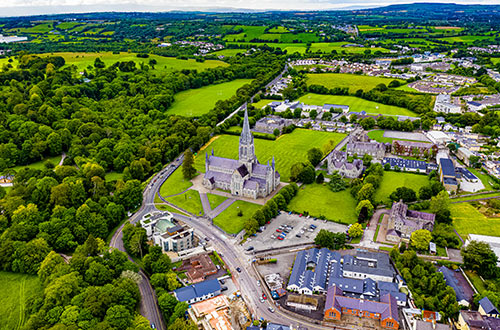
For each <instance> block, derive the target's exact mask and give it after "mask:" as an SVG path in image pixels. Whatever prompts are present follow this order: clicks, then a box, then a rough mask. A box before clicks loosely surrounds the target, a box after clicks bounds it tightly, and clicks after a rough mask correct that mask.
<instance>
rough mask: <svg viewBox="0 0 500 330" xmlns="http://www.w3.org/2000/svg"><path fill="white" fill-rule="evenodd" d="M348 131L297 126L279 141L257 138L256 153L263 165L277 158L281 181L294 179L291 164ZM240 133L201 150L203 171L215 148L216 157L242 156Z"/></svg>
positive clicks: (197, 161) (199, 166)
mask: <svg viewBox="0 0 500 330" xmlns="http://www.w3.org/2000/svg"><path fill="white" fill-rule="evenodd" d="M344 137H345V135H344V134H340V133H329V132H322V131H312V130H306V129H295V130H294V131H293V132H292V133H290V134H285V135H282V136H280V137H279V138H278V139H276V141H271V140H263V139H254V141H255V153H256V155H257V158H258V160H259V162H260V163H261V164H266V163H267V162H268V161H271V160H272V158H273V156H274V157H275V160H276V168H277V169H278V171H279V173H280V175H281V181H285V182H288V181H289V179H290V167H291V166H292V165H293V164H294V163H296V162H299V161H304V160H306V159H307V151H308V150H309V149H311V148H313V147H318V148H320V149H321V148H322V147H323V145H325V144H326V143H328V141H330V140H333V141H334V145H336V144H338V143H339V142H340V141H341V140H342V139H343V138H344ZM238 144H239V136H235V135H219V136H218V137H217V138H215V139H213V140H212V141H211V142H209V143H208V144H207V145H205V147H203V148H202V150H200V152H199V153H198V155H197V156H196V158H195V167H196V169H197V170H198V171H200V172H205V154H206V153H207V152H208V153H209V154H210V153H211V152H212V149H213V150H214V154H215V156H219V157H228V158H233V159H237V158H238Z"/></svg>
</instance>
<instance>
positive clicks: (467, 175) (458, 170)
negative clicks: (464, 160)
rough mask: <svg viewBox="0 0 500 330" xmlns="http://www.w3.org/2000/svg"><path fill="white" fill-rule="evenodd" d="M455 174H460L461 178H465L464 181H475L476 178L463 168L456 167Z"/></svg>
mask: <svg viewBox="0 0 500 330" xmlns="http://www.w3.org/2000/svg"><path fill="white" fill-rule="evenodd" d="M457 172H459V173H460V174H462V176H463V177H465V178H466V179H469V180H474V179H476V180H477V176H475V175H474V174H473V173H472V172H471V171H469V170H468V169H466V168H465V167H457Z"/></svg>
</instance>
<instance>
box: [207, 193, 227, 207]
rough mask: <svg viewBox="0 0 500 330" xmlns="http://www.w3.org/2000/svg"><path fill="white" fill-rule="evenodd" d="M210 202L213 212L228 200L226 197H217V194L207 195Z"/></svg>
mask: <svg viewBox="0 0 500 330" xmlns="http://www.w3.org/2000/svg"><path fill="white" fill-rule="evenodd" d="M207 198H208V202H209V203H210V208H211V209H212V210H213V209H215V208H216V207H217V206H219V205H220V204H221V203H222V202H224V201H225V200H226V199H227V198H226V197H224V196H220V195H216V194H210V193H208V194H207Z"/></svg>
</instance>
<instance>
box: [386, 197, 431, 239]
mask: <svg viewBox="0 0 500 330" xmlns="http://www.w3.org/2000/svg"><path fill="white" fill-rule="evenodd" d="M435 217H436V215H435V214H432V213H426V212H419V211H414V210H409V209H408V205H406V204H405V203H403V201H399V202H394V203H393V204H392V208H391V213H390V214H389V223H388V225H387V234H386V239H387V240H388V241H391V242H400V241H401V240H409V239H410V237H411V234H412V233H413V232H414V231H416V230H419V229H426V230H428V231H431V232H432V230H433V229H434V220H435Z"/></svg>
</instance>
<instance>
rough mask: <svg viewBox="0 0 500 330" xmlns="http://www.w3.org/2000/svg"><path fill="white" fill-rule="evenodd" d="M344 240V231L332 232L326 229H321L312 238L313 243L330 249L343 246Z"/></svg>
mask: <svg viewBox="0 0 500 330" xmlns="http://www.w3.org/2000/svg"><path fill="white" fill-rule="evenodd" d="M345 240H346V236H345V234H344V233H332V232H330V231H328V230H326V229H321V230H320V231H319V233H318V234H317V235H316V237H315V238H314V244H316V245H318V246H320V247H326V248H327V249H331V250H339V249H341V248H343V247H344V245H345Z"/></svg>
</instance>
